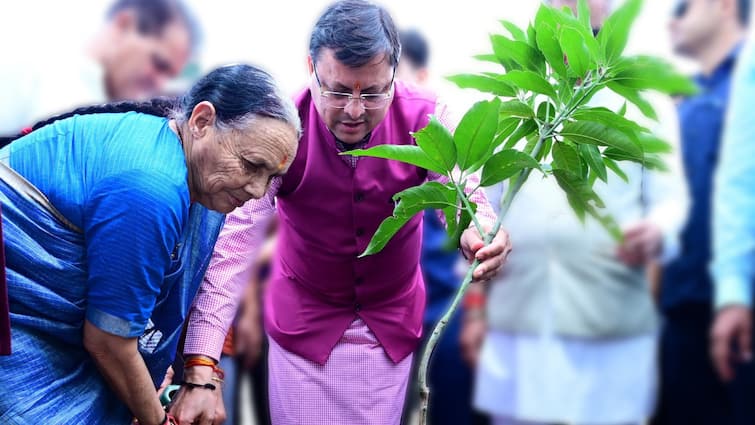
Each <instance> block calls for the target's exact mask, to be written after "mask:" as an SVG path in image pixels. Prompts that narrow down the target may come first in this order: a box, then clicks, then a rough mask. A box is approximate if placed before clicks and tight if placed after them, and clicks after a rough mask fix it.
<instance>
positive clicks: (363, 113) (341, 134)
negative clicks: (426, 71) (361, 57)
mask: <svg viewBox="0 0 755 425" xmlns="http://www.w3.org/2000/svg"><path fill="white" fill-rule="evenodd" d="M309 64H310V72H311V73H312V83H311V85H310V91H311V93H312V99H314V101H315V107H316V108H317V112H318V113H319V114H320V117H321V118H322V120H323V121H324V122H325V125H327V126H328V128H329V129H330V131H332V132H333V134H334V135H335V136H336V138H338V140H340V141H342V142H344V143H357V142H359V141H361V140H362V139H364V137H365V136H367V134H369V133H370V132H371V131H372V129H374V128H375V127H376V126H377V125H378V124H380V122H381V121H382V120H383V118H385V114H386V113H387V112H388V107H390V104H391V96H392V94H393V73H394V69H393V67H392V66H391V64H390V60H389V58H388V57H387V56H383V55H379V56H377V57H375V58H373V59H372V60H370V61H369V62H368V63H367V64H365V65H363V66H360V67H358V68H350V67H348V66H346V65H344V64H342V63H341V62H339V61H338V60H337V59H336V58H335V55H334V53H333V50H332V49H327V48H324V49H322V50H321V51H320V53H319V57H317V58H310V61H309ZM318 80H319V84H318ZM332 92H336V93H350V94H351V95H352V96H353V97H354V99H352V100H351V101H348V102H347V103H346V104H345V105H342V104H338V101H337V100H336V98H337V97H341V98H343V96H340V95H334V94H333V93H332ZM360 95H368V96H369V97H371V98H372V99H376V100H374V101H370V102H369V103H365V102H362V101H361V100H360V99H359V96H360Z"/></svg>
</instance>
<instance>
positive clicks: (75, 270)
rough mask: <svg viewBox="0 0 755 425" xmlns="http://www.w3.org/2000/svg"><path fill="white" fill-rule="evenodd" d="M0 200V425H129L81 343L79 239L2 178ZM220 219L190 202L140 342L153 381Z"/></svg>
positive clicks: (165, 361) (163, 366)
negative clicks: (8, 343)
mask: <svg viewBox="0 0 755 425" xmlns="http://www.w3.org/2000/svg"><path fill="white" fill-rule="evenodd" d="M0 166H2V164H0ZM0 204H1V205H2V225H3V229H4V231H5V232H4V239H5V253H6V274H7V282H8V299H9V304H10V321H11V339H12V343H13V353H12V355H10V356H7V357H0V377H2V383H3V385H2V389H0V424H13V425H15V424H19V425H22V424H23V425H25V424H31V423H44V424H66V425H69V424H128V423H129V422H130V418H131V414H130V412H129V411H128V409H127V407H126V406H125V405H124V404H123V403H122V402H121V401H120V400H119V399H118V397H117V396H116V395H115V393H113V391H112V390H111V389H110V387H109V386H108V385H107V384H106V383H105V381H104V379H103V377H102V375H101V374H100V372H99V371H98V370H97V367H96V365H95V363H94V361H93V360H92V358H91V357H90V355H89V353H88V352H87V351H86V350H85V349H84V346H83V342H82V337H83V332H82V330H83V325H84V320H85V312H86V306H87V276H88V274H87V259H86V254H85V252H86V248H85V241H84V237H83V235H82V234H81V233H80V232H77V231H76V230H74V229H72V228H71V226H67V225H66V224H65V223H63V222H62V221H61V220H60V219H58V218H57V217H56V216H55V215H54V214H53V212H51V211H50V210H48V209H45V208H43V207H42V206H40V205H39V204H38V203H37V202H35V201H33V200H30V199H28V198H27V197H26V196H24V195H22V194H21V193H20V192H17V191H16V190H15V189H14V188H13V187H11V186H10V185H9V184H8V183H7V182H6V181H5V180H0ZM138 207H142V206H135V208H138ZM144 207H148V206H144ZM224 217H225V216H224V215H222V214H219V213H215V212H212V211H209V210H207V209H205V208H204V207H202V206H201V205H199V204H194V205H192V207H191V210H190V213H189V219H188V222H187V224H186V226H185V228H184V232H183V235H182V236H181V244H180V245H179V247H180V248H179V250H178V252H177V255H176V256H175V259H174V261H173V264H172V268H171V272H170V273H169V274H168V276H166V277H165V280H164V282H163V285H162V290H161V293H160V295H159V297H158V299H157V303H156V305H155V308H154V310H153V313H152V317H151V320H150V325H149V327H148V329H147V330H146V331H145V334H144V335H143V336H142V337H140V338H139V351H140V353H141V354H142V357H143V358H144V361H145V363H146V365H147V368H148V369H149V372H150V375H151V377H152V379H153V381H154V382H155V386H157V384H158V383H160V382H161V381H162V379H163V377H164V375H165V371H166V370H167V368H168V366H169V365H170V364H171V362H172V360H173V358H174V356H175V352H176V346H177V343H178V339H179V336H180V333H181V326H182V324H183V321H184V319H185V317H186V315H187V313H188V310H189V308H190V307H191V302H192V300H193V298H194V295H195V294H196V291H197V289H198V287H199V284H200V283H201V281H202V277H203V275H204V271H205V269H206V268H207V265H208V264H209V260H210V257H211V255H212V248H213V246H214V243H215V240H216V238H217V235H218V233H219V232H220V227H221V226H222V223H223V220H224ZM138 230H139V229H129V230H128V231H138ZM100 255H108V253H107V252H103V253H101V254H100ZM124 284H127V282H124ZM143 390H144V391H154V389H153V388H144V389H143Z"/></svg>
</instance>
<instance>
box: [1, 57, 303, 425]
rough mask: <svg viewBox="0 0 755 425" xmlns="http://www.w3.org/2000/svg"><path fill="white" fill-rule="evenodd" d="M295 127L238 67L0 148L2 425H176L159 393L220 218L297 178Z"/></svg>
mask: <svg viewBox="0 0 755 425" xmlns="http://www.w3.org/2000/svg"><path fill="white" fill-rule="evenodd" d="M299 131H300V124H299V117H298V115H297V113H296V110H295V109H294V106H293V104H292V102H291V101H290V100H289V99H288V98H287V97H285V96H282V95H281V93H280V90H279V89H278V88H277V86H276V85H275V83H274V82H273V80H272V78H271V77H270V76H269V75H268V74H267V73H265V72H264V71H262V70H260V69H258V68H255V67H252V66H248V65H234V66H229V67H223V68H218V69H217V70H215V71H213V72H211V73H209V74H208V75H207V76H205V77H204V78H202V79H200V80H199V81H198V82H197V83H196V84H195V85H194V86H193V87H192V88H191V90H190V91H189V92H188V93H187V94H186V95H185V96H183V97H182V98H181V99H180V101H178V102H173V101H170V100H164V99H157V100H153V101H150V102H143V103H136V102H120V103H115V104H107V105H98V106H93V107H87V108H80V109H77V110H75V111H73V112H70V113H67V114H65V115H63V116H57V117H55V118H52V119H50V120H47V121H44V122H41V123H38V124H37V125H35V126H34V129H33V131H31V132H30V133H29V134H27V135H25V136H22V137H20V138H18V139H16V140H15V141H13V142H12V143H10V144H8V145H7V146H6V147H5V148H3V149H2V150H0V203H2V207H3V215H2V219H3V225H4V228H5V230H6V231H5V234H4V241H3V242H4V246H5V248H6V250H5V252H6V272H7V276H8V292H9V294H8V295H9V299H10V319H11V329H12V343H13V352H12V353H11V355H10V356H6V357H2V358H0V375H1V376H2V377H3V380H4V383H5V387H4V390H3V391H2V395H1V396H0V423H3V424H21V423H23V424H28V423H61V424H100V423H121V424H125V423H127V422H128V421H129V418H130V417H131V416H135V417H136V419H138V420H139V423H140V424H144V425H148V424H149V425H151V424H158V423H159V424H167V423H168V422H169V421H170V419H171V418H170V417H168V416H167V415H166V412H165V411H164V410H163V408H162V406H161V404H160V401H159V400H158V395H159V394H158V393H157V392H156V391H155V389H156V388H157V386H158V385H159V384H160V383H161V382H163V384H166V383H167V382H164V381H163V378H164V377H165V376H166V370H167V368H168V366H169V365H170V363H171V362H172V361H173V357H174V355H175V353H176V346H177V343H178V339H179V336H180V334H181V327H182V324H183V322H184V319H185V318H186V315H187V313H188V311H189V308H190V306H191V301H192V299H193V298H194V294H195V293H196V291H197V288H198V286H199V285H200V282H202V277H203V275H204V271H205V270H206V268H207V265H208V264H209V261H210V258H211V255H212V248H213V246H214V244H215V240H216V238H217V235H218V233H219V232H220V227H221V226H222V223H223V219H224V214H226V213H228V212H230V211H232V210H233V209H234V208H236V207H238V206H239V205H241V204H243V203H244V202H245V201H247V200H249V199H251V198H260V197H262V196H263V194H264V193H265V191H266V190H267V185H268V182H269V179H270V177H271V176H273V175H277V174H279V173H283V172H285V171H286V169H287V168H288V166H289V165H290V164H291V161H292V160H293V157H294V155H295V152H296V146H297V140H298V134H299ZM50 164H55V166H54V167H51V166H50ZM184 380H185V382H182V388H183V389H182V391H189V392H191V391H207V392H213V393H215V392H220V388H218V387H219V386H220V382H222V378H220V381H216V380H213V379H206V380H199V379H196V377H194V376H190V375H187V376H186V377H185V378H184ZM179 396H180V393H179ZM179 419H180V418H179Z"/></svg>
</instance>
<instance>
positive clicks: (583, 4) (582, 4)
mask: <svg viewBox="0 0 755 425" xmlns="http://www.w3.org/2000/svg"><path fill="white" fill-rule="evenodd" d="M577 19H579V23H580V24H582V26H583V27H584V28H586V29H588V30H590V31H592V25H591V24H590V6H588V5H587V0H579V1H577Z"/></svg>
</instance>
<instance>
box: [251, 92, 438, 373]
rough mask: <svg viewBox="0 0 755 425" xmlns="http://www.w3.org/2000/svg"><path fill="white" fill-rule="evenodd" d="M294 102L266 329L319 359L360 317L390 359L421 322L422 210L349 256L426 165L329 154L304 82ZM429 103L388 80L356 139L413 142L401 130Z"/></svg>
mask: <svg viewBox="0 0 755 425" xmlns="http://www.w3.org/2000/svg"><path fill="white" fill-rule="evenodd" d="M296 105H297V107H298V109H299V115H300V117H301V119H302V127H303V130H304V133H303V134H304V135H303V137H302V139H301V142H300V143H299V150H298V153H297V155H296V159H295V160H294V162H293V164H292V166H291V168H290V169H289V171H288V173H287V174H286V175H285V176H284V177H283V181H282V186H281V189H280V191H279V192H278V198H277V206H278V214H279V227H278V229H279V238H278V248H277V253H276V258H275V261H274V264H273V272H272V277H271V281H270V284H269V285H268V287H267V294H266V299H265V327H266V330H267V332H268V333H269V335H270V336H271V337H272V338H274V339H275V341H276V342H277V343H278V344H279V345H281V346H282V347H283V348H285V349H286V350H288V351H290V352H293V353H296V354H298V355H300V356H302V357H304V358H307V359H310V360H312V361H315V362H317V363H320V364H324V363H325V362H326V361H327V359H328V356H329V355H330V352H331V350H332V349H333V347H334V346H335V345H336V343H337V342H338V340H339V339H340V338H341V336H342V335H343V333H344V331H345V330H346V328H347V327H348V326H349V324H350V323H351V322H352V321H353V320H354V319H355V318H356V317H360V318H361V319H362V320H364V321H365V322H366V323H367V325H368V326H369V328H370V329H371V330H372V332H373V333H375V335H376V337H377V339H378V340H379V341H380V343H381V344H382V345H383V347H384V349H385V351H386V353H387V354H388V356H389V357H390V358H391V359H392V360H393V361H394V362H399V361H401V360H402V359H404V358H405V357H406V356H407V355H409V354H410V353H412V352H413V351H414V350H415V348H416V346H417V343H418V341H419V338H420V336H421V331H422V315H423V312H424V308H425V289H424V282H423V281H422V273H421V271H420V268H419V255H420V244H421V241H422V226H421V220H422V214H418V215H417V216H416V217H414V218H413V219H412V220H411V221H409V223H408V224H407V225H406V226H405V227H404V228H403V229H401V230H400V231H399V232H398V233H397V234H396V235H395V236H394V238H393V239H392V240H391V242H390V243H388V245H387V246H386V247H385V249H383V251H381V252H380V253H378V254H376V255H372V256H368V257H365V258H357V256H358V255H359V254H360V253H361V252H362V251H364V249H365V248H366V247H367V244H368V243H369V241H370V238H371V237H372V235H373V234H374V232H375V230H376V229H377V227H378V225H379V224H380V222H381V221H382V220H383V219H385V218H386V217H388V216H390V215H391V214H392V212H393V206H394V202H393V200H392V196H393V195H394V194H395V193H397V192H399V191H401V190H404V189H406V188H408V187H411V186H415V185H418V184H421V183H422V182H424V181H425V180H426V178H427V172H426V171H425V170H423V169H421V168H418V167H415V166H412V165H408V164H403V163H400V162H397V161H389V160H385V159H378V158H366V157H365V158H360V159H359V160H358V162H357V165H356V167H352V166H351V165H350V164H349V163H348V162H347V161H345V160H344V158H342V157H340V156H339V155H338V150H337V148H336V142H335V138H334V136H333V135H332V133H331V132H330V131H329V130H328V129H327V127H326V126H325V124H324V122H323V121H322V120H321V118H320V116H319V115H318V113H317V110H316V109H315V106H314V104H313V102H312V97H311V94H310V91H309V90H308V89H307V90H305V91H304V92H303V93H301V94H300V95H299V96H298V97H297V98H296ZM435 108H436V99H435V97H434V96H433V95H431V94H429V93H426V92H420V91H418V90H417V89H415V88H410V87H407V86H404V85H402V84H400V83H396V88H395V95H394V99H393V102H392V104H391V106H390V108H389V110H388V113H387V115H386V117H385V118H384V120H383V121H382V122H381V123H380V124H379V125H378V126H377V127H376V128H375V129H374V130H373V131H372V134H371V137H370V139H369V141H368V142H367V145H366V147H365V148H369V147H372V146H376V145H379V144H395V145H408V144H414V139H413V138H412V137H411V136H410V134H409V133H410V132H413V131H418V130H420V129H421V128H422V127H424V126H425V125H427V123H428V121H429V117H428V115H430V114H433V113H434V112H435Z"/></svg>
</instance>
